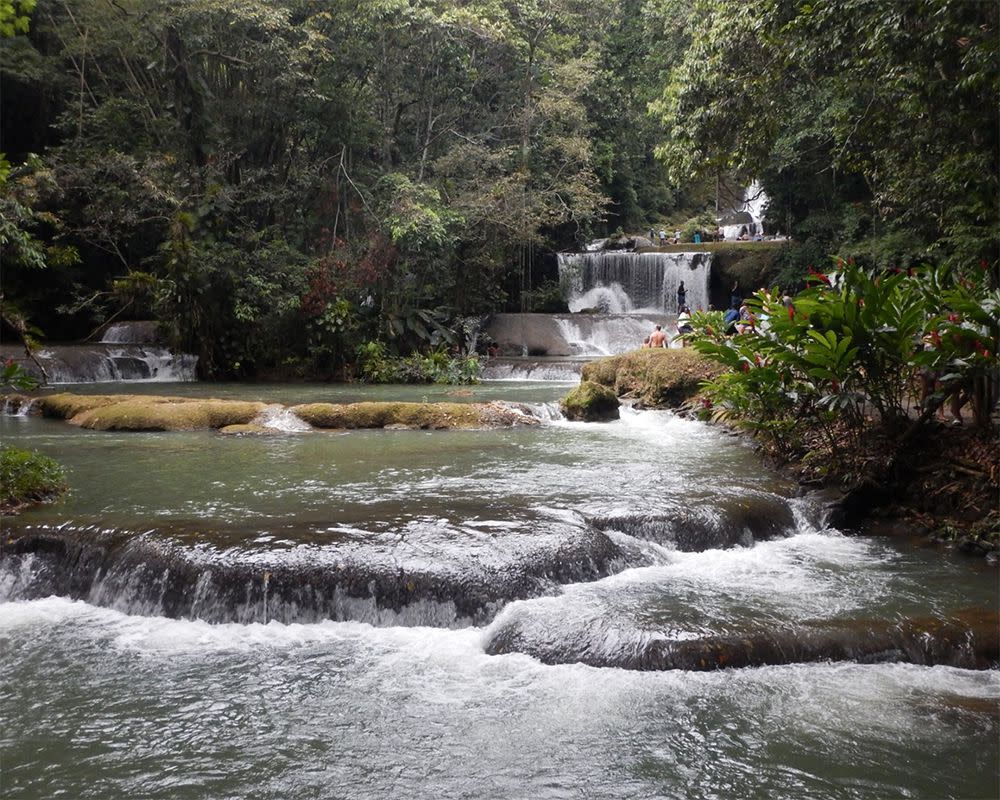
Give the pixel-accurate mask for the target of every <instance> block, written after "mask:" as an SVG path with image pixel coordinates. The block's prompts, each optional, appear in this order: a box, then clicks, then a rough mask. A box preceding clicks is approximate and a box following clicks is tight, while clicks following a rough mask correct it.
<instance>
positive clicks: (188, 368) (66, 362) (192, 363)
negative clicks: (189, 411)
mask: <svg viewBox="0 0 1000 800" xmlns="http://www.w3.org/2000/svg"><path fill="white" fill-rule="evenodd" d="M35 357H36V358H37V359H38V361H39V362H40V363H41V364H42V366H43V367H44V369H45V373H46V375H47V376H48V382H49V383H51V384H59V385H61V384H72V383H132V382H155V383H177V382H184V381H193V380H195V367H196V365H197V362H198V358H197V356H193V355H187V354H182V353H171V352H170V351H168V350H165V349H164V348H162V347H156V346H154V345H140V344H93V345H53V346H49V347H45V348H43V349H40V350H37V351H36V352H35ZM22 363H23V366H24V367H25V369H27V370H28V371H29V372H32V373H34V372H36V371H37V370H35V369H34V365H33V364H32V363H31V362H30V361H29V362H24V361H23V360H22ZM37 377H41V376H40V375H39V376H37Z"/></svg>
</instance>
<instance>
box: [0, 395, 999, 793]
mask: <svg viewBox="0 0 1000 800" xmlns="http://www.w3.org/2000/svg"><path fill="white" fill-rule="evenodd" d="M566 388H567V387H566V386H559V385H551V384H549V385H544V384H542V385H538V384H535V385H528V384H487V385H482V386H477V387H470V388H469V389H459V390H456V389H453V388H451V389H449V388H441V387H380V388H365V387H360V388H359V387H332V388H331V387H328V386H313V387H302V386H297V387H288V386H281V387H267V386H250V387H248V386H245V385H243V386H238V387H227V386H221V385H215V386H206V385H191V384H187V385H183V386H179V387H173V386H163V385H160V386H157V387H155V389H151V390H150V391H155V392H156V393H162V394H178V393H181V392H183V393H187V394H210V395H212V396H234V397H235V396H239V397H242V398H246V399H258V398H259V399H262V400H266V401H268V402H287V403H291V402H306V401H316V400H321V399H331V400H336V401H348V400H356V399H363V398H368V399H373V398H376V397H377V398H392V399H418V400H419V399H423V398H424V397H426V398H427V399H430V400H434V399H448V400H459V401H465V400H469V401H471V400H482V399H491V398H497V397H504V398H506V399H510V400H514V401H517V402H523V403H529V404H532V405H533V407H534V408H535V409H536V411H537V412H538V413H541V414H542V415H543V416H548V417H550V418H551V417H555V416H556V415H554V414H552V413H545V412H546V411H547V410H548V411H549V412H551V409H552V406H545V405H542V404H545V403H552V402H553V401H554V400H555V399H556V398H557V397H558V396H560V395H561V394H563V393H565V391H566ZM102 389H103V390H106V387H102ZM137 389H139V390H142V389H141V387H136V386H129V387H128V389H127V390H128V391H136V390H137ZM0 425H2V429H0V433H2V434H3V439H4V442H5V443H6V442H9V443H13V444H17V445H19V446H25V447H31V448H35V449H37V450H40V451H42V452H44V453H46V454H49V455H51V456H53V457H55V458H57V459H58V460H59V461H61V462H62V463H63V464H64V465H65V466H66V468H67V471H68V477H69V483H70V485H71V486H72V487H73V489H72V491H71V492H70V493H69V494H68V495H67V496H66V497H64V498H62V499H60V500H59V501H57V502H56V503H53V504H50V505H47V506H43V507H41V508H38V509H35V510H32V511H29V512H27V513H25V514H24V515H23V516H22V518H21V519H20V520H19V521H17V522H16V523H13V525H14V527H13V530H15V532H16V531H17V530H19V529H20V528H23V527H25V526H36V527H41V526H48V527H49V528H52V527H53V526H62V528H63V529H69V528H73V529H74V530H76V529H79V530H80V531H83V532H84V533H83V534H81V535H87V531H89V530H97V529H101V530H105V529H107V530H111V529H114V530H116V531H128V532H131V534H134V535H135V536H136V537H137V538H143V537H145V538H146V541H148V544H149V548H150V552H154V551H156V552H159V551H160V550H163V551H169V552H170V553H171V554H173V555H172V556H171V557H175V556H176V554H177V553H178V552H180V553H182V554H184V556H185V557H188V556H189V555H190V554H191V553H198V554H199V556H198V557H199V558H202V559H204V560H205V562H206V563H209V564H211V565H213V566H218V565H219V564H228V563H237V562H238V563H239V564H245V563H255V561H254V560H255V559H256V560H257V562H256V563H262V564H263V563H266V564H267V565H268V567H267V569H268V570H271V569H274V570H275V574H278V572H280V570H281V569H287V568H288V563H292V564H293V565H294V564H299V563H301V562H303V561H307V562H308V563H309V565H310V566H312V565H315V564H319V565H326V564H328V563H333V562H332V561H330V559H334V558H337V559H340V558H342V557H343V553H345V552H349V553H350V554H351V555H350V558H354V559H360V560H362V561H364V560H365V559H367V562H366V563H370V564H374V565H376V566H375V567H373V569H378V568H380V567H379V566H378V565H381V564H382V563H383V560H384V559H390V560H391V562H392V564H393V565H394V566H393V569H394V570H396V569H398V571H399V572H400V574H402V573H406V574H411V575H414V576H421V577H420V579H421V580H425V581H426V584H427V586H428V587H429V588H428V589H427V591H428V592H429V593H430V594H431V595H433V596H434V597H435V598H437V600H440V597H438V594H440V593H441V591H444V590H441V589H440V587H441V586H442V585H443V586H445V587H446V588H447V591H449V592H454V593H455V594H456V596H457V595H458V594H460V593H462V592H467V593H470V594H473V595H476V596H477V597H478V594H476V593H477V592H481V589H482V587H481V586H480V584H479V583H477V581H485V582H486V583H489V584H491V585H494V586H496V587H499V588H498V589H497V592H498V593H497V594H495V595H490V598H489V599H490V602H486V603H483V604H481V605H479V606H475V605H474V604H469V605H468V607H466V606H462V604H461V603H442V602H438V601H435V602H430V601H424V600H421V601H420V602H415V603H413V604H412V605H411V606H407V607H404V608H398V607H393V608H389V607H383V606H380V605H379V604H378V603H376V602H374V601H373V602H372V603H370V604H368V605H365V604H363V603H357V602H355V603H353V604H351V603H342V604H340V605H338V606H336V610H335V613H330V614H328V615H327V616H329V617H331V618H322V617H323V615H322V614H318V612H317V610H316V608H312V609H310V608H307V607H306V606H305V605H304V604H303V603H302V602H301V598H299V601H297V602H296V603H291V602H285V603H284V604H282V602H279V599H278V597H277V592H275V593H274V595H273V596H272V597H271V598H270V603H269V602H268V597H267V594H266V592H265V596H264V601H263V603H262V604H261V603H257V602H256V601H255V602H253V603H251V602H250V601H249V600H248V601H247V603H246V604H245V605H244V606H241V607H240V609H239V615H238V616H237V617H236V618H238V619H240V620H241V621H240V622H231V621H225V620H226V619H227V617H226V614H229V613H236V612H235V611H233V609H227V608H222V607H221V606H218V605H217V606H211V605H204V606H202V608H204V609H205V611H204V613H195V614H193V615H185V616H183V617H182V618H171V616H168V615H167V614H169V613H170V612H169V610H167V606H166V605H161V606H157V605H156V603H155V602H151V601H149V599H148V598H146V599H144V600H143V601H142V602H139V600H138V599H137V598H141V597H145V596H144V595H142V593H141V589H142V587H138V588H137V589H135V591H134V592H133V593H132V594H129V593H128V592H125V591H124V590H123V591H121V592H119V593H117V594H114V593H112V592H110V591H109V589H108V585H107V583H105V584H101V585H100V586H98V585H97V584H96V583H95V585H94V587H91V588H90V589H89V593H87V592H82V593H77V594H76V595H74V596H78V597H83V598H84V599H76V600H73V599H69V597H66V596H38V597H34V599H20V598H22V595H20V594H19V593H18V588H17V587H18V586H22V585H23V580H22V579H23V575H20V576H19V575H17V574H13V572H12V570H11V569H8V570H7V571H6V572H5V571H3V570H0V597H2V598H5V600H3V601H2V602H0V796H3V797H4V798H35V797H37V798H43V797H59V796H62V797H70V798H91V797H93V798H114V797H135V798H243V797H261V798H286V797H287V798H300V797H324V798H385V797H395V796H403V797H456V798H457V797H470V798H471V797H483V798H535V797H538V798H591V797H594V798H619V797H629V798H631V797H642V798H645V797H650V798H652V797H663V798H688V797H690V798H883V797H907V798H928V799H931V798H943V797H956V798H978V797H983V798H986V797H995V796H996V795H997V788H998V773H1000V753H998V744H997V742H998V733H1000V721H998V708H1000V679H998V673H997V672H996V671H995V670H987V671H976V670H970V669H959V668H955V667H949V666H933V667H928V666H918V665H914V664H905V663H854V662H852V661H822V660H821V661H816V662H811V663H781V664H771V665H766V666H758V667H753V668H746V669H722V670H715V671H704V672H703V671H689V670H671V671H638V670H635V669H622V668H618V667H610V666H600V667H598V666H588V665H587V664H598V663H618V661H616V659H618V660H620V661H621V663H623V664H625V663H627V661H628V658H629V657H631V655H634V654H635V653H638V652H640V651H641V650H642V648H644V647H646V646H647V645H648V644H649V643H650V642H651V641H653V640H654V639H656V638H658V637H659V638H662V637H667V638H668V639H670V640H671V641H675V642H685V641H690V640H694V639H697V638H698V637H703V636H707V635H711V636H716V635H722V634H730V633H735V634H737V635H740V636H742V635H744V634H747V635H749V634H750V633H754V632H759V631H766V632H768V634H769V635H770V634H775V635H777V634H780V633H781V632H787V631H795V630H800V629H810V628H813V627H816V626H823V625H826V624H828V623H829V622H830V621H836V620H859V619H886V620H897V619H902V618H904V617H906V618H908V617H922V616H932V617H933V616H937V617H947V616H949V615H952V614H954V613H958V612H960V610H961V609H967V608H970V607H971V608H978V609H995V608H996V607H997V583H996V573H995V571H990V570H988V569H986V568H985V567H984V565H983V564H981V563H980V562H978V561H973V560H966V559H964V558H961V557H957V556H950V555H944V556H942V555H941V554H939V553H937V552H931V551H927V550H923V549H919V548H915V547H912V546H910V545H908V544H905V543H904V544H899V543H894V542H890V541H885V540H881V539H874V538H860V537H853V536H847V535H844V534H843V533H841V532H839V531H836V530H832V529H829V528H826V527H824V525H823V514H822V507H821V506H822V504H821V499H820V498H813V497H808V496H806V497H796V496H795V494H796V491H795V487H793V486H791V485H789V484H787V483H786V482H784V481H783V480H781V479H780V478H778V477H776V476H775V475H773V474H771V473H769V472H768V471H767V470H766V469H764V468H762V467H761V465H760V463H759V461H758V459H757V458H756V456H755V455H754V453H753V452H752V451H751V450H750V449H749V448H748V447H747V446H746V445H745V444H743V443H741V442H740V441H739V440H737V439H733V438H731V437H728V436H726V435H724V434H722V433H720V432H719V431H718V430H714V429H712V428H710V427H708V426H705V425H702V424H700V423H696V422H691V421H687V420H683V419H680V418H677V417H675V416H673V415H671V414H669V413H665V412H631V411H626V412H625V413H623V418H622V420H620V421H619V422H615V423H609V424H601V425H598V424H590V425H588V424H583V423H567V422H565V421H561V420H559V419H549V420H547V421H546V422H545V423H544V424H542V425H539V426H535V427H525V428H513V429H506V430H500V431H440V432H426V431H382V430H378V431H355V432H350V433H338V432H310V433H289V434H287V435H279V436H272V437H229V436H221V435H219V434H216V433H214V432H192V433H169V434H168V433H146V434H144V433H139V434H136V433H132V434H123V433H103V432H93V431H84V430H80V429H77V428H74V427H72V426H69V425H66V424H65V423H62V422H55V421H51V420H42V419H38V418H13V417H3V418H0ZM598 540H600V544H595V542H597V541H598ZM157 548H159V550H157ZM594 548H597V549H594ZM602 548H603V549H602ZM608 548H611V549H612V550H613V554H612V557H608V558H606V559H604V560H602V559H603V558H604V555H602V554H606V553H607V552H608ZM581 553H582V554H584V556H586V558H584V559H583V560H585V561H586V560H587V559H590V562H592V563H591V566H589V567H586V569H590V570H591V573H592V574H591V573H587V575H586V579H580V580H574V579H571V578H567V577H566V575H567V573H564V572H561V571H560V569H559V567H558V565H555V566H553V567H551V568H550V567H546V568H545V569H544V570H541V571H536V572H532V565H533V564H537V563H538V562H539V561H544V559H546V558H551V557H552V556H553V554H555V556H556V557H558V558H564V557H565V558H574V557H577V556H579V554H581ZM567 554H568V555H567ZM268 559H271V560H268ZM274 559H277V560H276V561H275V560H274ZM282 559H285V560H287V563H286V561H283V560H282ZM8 561H10V559H8ZM272 563H273V564H275V565H276V566H273V567H272V566H270V565H271V564H272ZM343 563H347V564H348V567H347V568H348V569H349V568H350V564H351V563H354V562H350V561H347V562H341V561H338V562H337V564H338V565H340V564H343ZM553 563H555V562H553ZM36 566H37V564H36V562H32V560H31V558H30V557H29V558H27V559H23V560H20V561H18V562H17V569H18V570H21V571H22V572H24V571H29V570H31V569H33V568H35V567H36ZM240 568H241V569H242V567H240ZM338 568H341V567H338ZM581 569H584V568H581ZM586 569H584V572H586ZM584 572H581V573H580V574H581V575H583V574H584ZM536 573H537V574H536ZM267 574H270V572H268V573H267ZM428 576H429V577H428ZM484 576H485V577H484ZM526 576H527V577H526ZM154 578H155V576H153V577H151V578H150V580H154ZM19 581H22V582H21V583H19ZM473 584H474V587H473V588H470V586H472V585H473ZM199 585H200V584H199ZM435 592H437V593H438V594H434V593H435ZM317 608H318V606H317ZM173 616H176V614H174V615H173ZM192 616H193V617H200V618H191V617H192ZM498 642H499V643H503V645H504V646H503V647H500V646H499V645H498ZM489 653H498V654H495V655H493V654H489Z"/></svg>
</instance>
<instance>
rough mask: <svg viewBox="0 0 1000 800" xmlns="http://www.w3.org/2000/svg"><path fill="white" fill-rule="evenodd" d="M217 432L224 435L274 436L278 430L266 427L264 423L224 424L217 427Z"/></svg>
mask: <svg viewBox="0 0 1000 800" xmlns="http://www.w3.org/2000/svg"><path fill="white" fill-rule="evenodd" d="M219 433H221V434H223V435H224V436H274V435H275V434H277V433H280V431H277V430H275V429H274V428H268V427H267V426H266V425H254V424H249V425H226V426H225V427H222V428H219Z"/></svg>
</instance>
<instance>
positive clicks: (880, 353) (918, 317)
mask: <svg viewBox="0 0 1000 800" xmlns="http://www.w3.org/2000/svg"><path fill="white" fill-rule="evenodd" d="M810 280H811V282H812V286H811V287H810V288H808V289H806V290H805V291H803V292H801V293H799V294H798V295H797V296H796V297H795V298H794V299H793V300H792V301H791V303H790V304H787V305H786V304H785V302H783V298H782V297H781V295H780V293H779V292H777V291H775V290H772V291H765V290H762V291H760V292H758V293H757V294H756V295H755V297H754V298H752V299H750V300H749V301H748V302H747V305H748V306H749V307H750V308H751V310H752V312H753V313H754V315H755V316H756V321H757V325H756V328H755V330H752V331H749V332H746V333H743V334H741V335H737V336H733V337H726V336H725V335H724V334H723V333H722V332H720V331H719V329H718V328H717V327H715V326H713V325H711V324H709V323H707V322H706V321H705V319H697V318H696V319H695V320H693V324H694V327H695V336H694V337H693V339H694V346H695V348H696V349H697V350H698V351H699V352H700V353H703V354H704V355H706V356H708V357H710V358H712V359H714V360H716V361H718V362H719V363H721V364H724V365H726V366H727V367H729V368H730V370H731V371H730V372H728V373H726V374H724V375H722V376H721V377H719V378H717V379H715V380H713V381H710V382H708V383H707V384H706V385H705V391H706V394H707V396H708V398H709V399H710V400H711V402H712V403H713V404H714V408H713V412H712V413H713V416H714V417H716V418H717V419H730V420H732V421H735V422H737V423H739V424H741V425H744V426H746V427H748V428H750V429H751V430H753V431H754V432H756V433H757V434H758V435H760V436H761V437H762V439H763V442H764V444H765V446H769V447H770V448H771V449H772V450H773V451H775V452H787V451H788V447H789V442H790V441H797V440H799V439H801V438H802V437H804V436H806V435H807V434H808V435H810V436H813V438H814V439H815V436H816V435H818V436H819V437H820V438H821V439H822V440H823V441H824V442H825V447H826V449H827V450H828V453H829V457H830V461H831V462H832V465H833V466H834V468H835V469H837V470H838V471H841V472H845V473H852V472H853V473H855V474H858V473H860V471H861V468H862V466H863V464H864V463H865V460H866V459H868V458H869V456H870V455H871V454H870V453H868V452H867V449H868V448H867V447H866V446H865V445H866V443H867V442H869V441H872V437H871V436H870V435H869V434H870V433H872V431H873V429H875V428H878V429H879V430H880V431H881V432H882V433H884V434H885V435H887V436H889V437H890V439H891V440H892V441H894V442H897V443H898V444H899V445H900V446H901V445H902V444H903V443H905V442H906V441H907V439H908V438H909V437H912V435H913V434H914V433H915V431H916V429H917V428H918V427H919V426H920V425H922V424H924V423H925V422H926V421H927V420H928V419H930V418H931V417H932V416H933V414H934V412H935V411H936V409H937V408H938V407H939V406H940V405H941V403H942V402H943V400H944V399H945V395H953V394H954V393H958V392H961V393H962V395H963V396H965V397H968V398H969V399H970V400H971V404H972V409H973V413H974V417H975V421H976V424H977V426H978V427H980V428H981V429H985V428H986V427H987V426H988V425H989V413H990V410H991V409H992V407H993V405H994V404H995V402H996V394H995V387H994V385H993V383H992V382H991V380H990V378H991V375H992V374H995V370H996V369H997V367H998V362H997V356H996V342H997V341H998V339H1000V315H998V311H1000V292H998V291H997V290H996V289H994V288H992V283H993V279H992V277H991V274H990V272H989V269H988V265H986V264H983V265H981V266H980V268H979V269H978V270H976V269H973V270H969V271H968V274H966V275H961V276H959V275H955V274H953V273H952V272H950V271H948V270H946V269H943V268H938V269H933V268H925V269H922V270H911V271H908V272H904V271H901V270H895V271H891V272H872V271H868V270H865V269H863V268H861V267H859V266H857V265H855V264H854V263H852V262H850V261H848V262H846V263H845V262H843V261H838V263H837V266H836V268H835V269H833V270H831V271H830V272H829V274H823V273H819V272H816V271H815V270H813V274H812V275H811V277H810ZM921 370H928V371H931V372H933V373H934V374H935V375H937V376H938V382H939V384H941V385H942V386H943V389H942V390H941V391H939V392H937V393H936V394H931V395H929V396H928V397H925V398H921V399H922V400H923V401H924V405H923V406H922V407H920V406H917V403H916V401H915V398H914V397H913V391H914V387H915V385H916V383H917V381H916V378H917V377H918V374H919V373H920V371H921ZM914 406H917V411H918V412H919V413H918V414H916V415H915V418H914V416H911V409H912V408H913V407H914ZM879 457H880V458H889V459H890V460H891V458H892V454H891V452H890V450H888V449H883V450H882V452H880V453H879Z"/></svg>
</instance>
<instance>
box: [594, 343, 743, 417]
mask: <svg viewBox="0 0 1000 800" xmlns="http://www.w3.org/2000/svg"><path fill="white" fill-rule="evenodd" d="M724 371H725V367H723V366H722V365H721V364H717V363H716V362H714V361H711V360H710V359H708V358H705V357H704V356H702V355H700V354H699V353H698V352H696V351H695V350H693V349H691V348H680V349H670V350H665V349H663V348H655V349H650V350H633V351H632V352H630V353H622V354H621V355H617V356H610V357H608V358H601V359H598V360H596V361H592V362H590V363H589V364H586V365H584V367H583V372H582V377H583V380H584V381H593V382H595V383H599V384H601V385H602V386H606V387H608V388H609V389H612V390H613V391H614V392H615V394H617V395H618V396H619V397H632V398H635V399H636V400H639V401H640V402H641V403H642V404H643V405H644V406H647V407H650V408H678V407H680V406H682V405H684V404H685V403H686V402H688V401H689V400H691V399H693V398H694V397H695V396H696V395H697V394H698V391H699V388H700V386H701V383H702V381H706V380H710V379H712V378H715V377H717V376H718V375H720V374H722V373H723V372H724Z"/></svg>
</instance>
